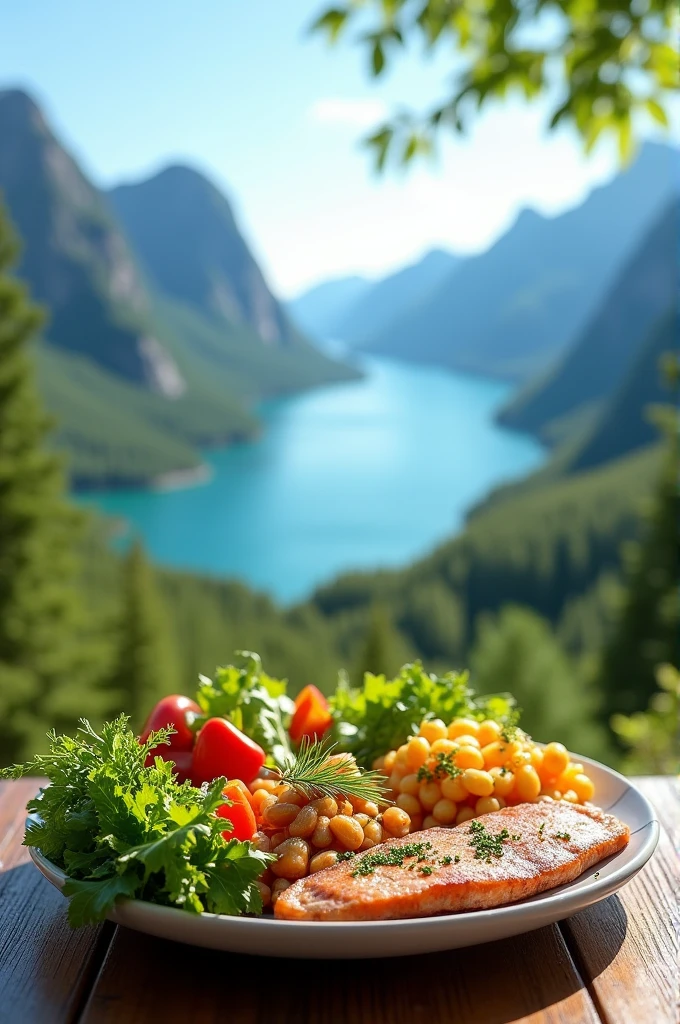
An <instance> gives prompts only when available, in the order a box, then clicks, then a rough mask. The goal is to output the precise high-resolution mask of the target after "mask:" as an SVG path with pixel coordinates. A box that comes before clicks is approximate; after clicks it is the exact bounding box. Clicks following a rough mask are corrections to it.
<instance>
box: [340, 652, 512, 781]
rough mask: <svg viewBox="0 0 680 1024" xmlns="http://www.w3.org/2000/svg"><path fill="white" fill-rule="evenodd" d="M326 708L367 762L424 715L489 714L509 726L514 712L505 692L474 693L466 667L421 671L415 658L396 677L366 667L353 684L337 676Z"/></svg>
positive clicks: (413, 729) (344, 740)
mask: <svg viewBox="0 0 680 1024" xmlns="http://www.w3.org/2000/svg"><path fill="white" fill-rule="evenodd" d="M331 710H332V712H333V717H334V718H335V720H336V724H335V727H334V729H335V736H336V737H337V739H338V741H339V744H340V746H341V748H342V749H343V750H348V751H350V752H351V753H352V754H354V756H355V757H356V759H357V762H358V763H359V764H360V765H366V766H370V765H372V764H373V761H374V760H375V759H376V758H377V757H380V756H381V755H382V754H384V753H385V752H386V751H388V750H395V749H396V748H397V747H399V746H400V745H401V744H402V743H404V742H405V740H407V739H408V738H409V736H412V735H414V734H415V733H417V731H418V728H419V726H420V723H421V722H422V720H423V719H424V718H442V719H443V720H444V721H445V722H450V721H452V719H454V718H475V719H478V720H480V721H481V720H482V719H484V718H493V719H494V720H495V721H497V722H500V723H502V724H503V725H507V726H513V725H515V724H516V721H517V716H518V712H517V711H516V708H515V702H514V699H513V698H512V697H511V696H510V694H491V695H489V696H484V697H477V698H475V697H474V694H473V691H472V690H471V689H470V687H469V686H468V673H467V672H447V673H446V674H445V675H443V676H438V675H435V674H434V673H428V672H426V671H425V669H424V668H423V666H422V665H421V663H420V662H418V661H417V662H414V663H413V664H410V665H404V667H403V668H402V669H401V671H400V672H399V674H398V675H397V676H396V678H395V679H386V678H385V676H384V675H379V676H376V675H372V674H371V673H370V672H367V673H366V676H365V677H364V685H363V686H362V687H358V688H351V687H349V686H347V684H346V682H344V681H343V680H342V679H341V681H340V684H339V685H338V688H337V690H336V692H335V694H334V695H333V697H331Z"/></svg>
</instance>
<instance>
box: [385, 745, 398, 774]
mask: <svg viewBox="0 0 680 1024" xmlns="http://www.w3.org/2000/svg"><path fill="white" fill-rule="evenodd" d="M396 760H397V752H396V750H389V751H388V752H387V753H386V754H385V760H384V762H383V766H382V770H383V771H384V773H385V775H389V774H390V772H391V771H392V769H393V768H394V762H395V761H396Z"/></svg>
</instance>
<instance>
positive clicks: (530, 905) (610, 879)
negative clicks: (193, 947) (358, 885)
mask: <svg viewBox="0 0 680 1024" xmlns="http://www.w3.org/2000/svg"><path fill="white" fill-rule="evenodd" d="M573 757H575V758H578V761H579V762H581V763H583V764H587V765H591V766H592V767H594V768H596V769H598V770H600V771H604V772H605V773H607V774H608V775H610V776H612V777H613V778H614V779H616V780H618V781H620V782H621V783H622V784H623V786H624V789H623V791H622V792H621V794H620V796H619V797H617V799H616V800H615V801H614V803H613V804H610V806H609V807H606V808H602V810H603V811H604V812H605V813H606V814H609V813H612V811H613V810H614V808H615V807H616V805H617V804H618V803H619V802H620V801H621V800H622V799H623V797H624V796H625V794H626V792H627V791H628V790H632V791H633V792H634V793H635V794H636V796H637V798H638V799H639V800H640V801H641V802H642V804H643V806H644V808H645V811H646V813H647V815H648V820H647V821H646V822H645V823H644V824H643V825H640V826H639V827H638V828H637V829H636V830H635V833H633V834H637V833H639V832H642V831H643V830H645V829H648V830H649V835H648V836H647V837H646V838H645V840H644V842H643V843H642V845H641V847H640V849H639V850H638V851H637V853H636V854H635V856H634V857H633V858H632V859H631V860H628V861H626V862H625V863H623V864H621V865H620V866H619V867H618V868H617V869H615V870H614V871H613V872H612V873H611V874H609V875H607V876H606V877H604V878H601V879H599V878H596V877H594V876H592V877H591V879H590V880H589V881H587V880H586V881H585V884H581V885H580V886H578V888H573V886H574V885H575V883H577V882H579V881H581V882H583V881H584V875H585V872H582V873H581V874H580V875H579V876H578V877H577V878H575V879H573V881H572V882H570V883H568V887H567V888H566V889H560V891H558V892H555V891H553V890H550V889H548V890H546V891H545V892H544V893H539V894H538V895H537V896H536V897H532V898H531V899H530V900H529V901H526V900H522V901H519V902H514V903H509V904H507V905H505V906H500V907H489V908H486V909H481V910H466V911H460V912H457V913H452V914H436V915H430V916H428V917H405V918H393V919H388V920H382V921H286V920H279V919H277V918H275V917H269V916H267V917H241V916H238V915H233V916H232V915H228V914H213V913H210V912H208V911H203V912H202V913H200V914H191V915H188V914H187V911H185V910H182V909H181V908H179V907H168V906H164V905H163V904H160V903H150V902H149V901H148V900H139V899H129V898H123V899H120V900H119V901H117V903H116V906H115V907H114V908H113V910H112V911H111V912H110V914H109V915H108V918H109V919H110V920H114V921H117V920H118V912H119V911H121V910H122V911H123V912H124V911H125V908H126V907H130V906H135V907H139V908H140V909H146V908H150V910H151V911H152V912H153V913H154V915H155V916H156V917H157V918H168V920H171V921H172V920H178V918H177V915H181V920H182V921H186V920H187V918H188V917H189V918H190V919H191V920H192V921H199V920H202V919H209V920H211V921H224V922H229V924H230V925H235V926H236V927H237V928H240V929H242V930H243V931H246V930H250V931H251V932H252V931H257V930H258V929H263V928H268V929H271V928H272V927H274V928H276V929H278V930H286V929H291V928H293V929H295V930H296V931H298V932H299V930H300V929H301V928H305V929H307V930H308V929H313V930H314V931H318V930H319V929H321V930H325V931H328V930H333V931H344V930H352V929H356V928H357V927H360V928H361V929H362V930H364V929H367V930H380V929H389V928H393V927H394V926H395V925H399V926H400V927H401V928H405V929H409V930H411V931H418V930H419V929H420V930H427V928H428V926H429V927H431V926H432V924H433V922H439V923H440V924H445V923H446V922H451V921H460V922H465V921H469V920H471V919H474V920H475V921H480V922H483V921H485V920H488V919H489V918H490V917H493V918H494V919H495V920H501V921H502V920H505V919H506V918H508V917H514V916H519V917H521V915H522V913H523V912H524V913H530V912H531V911H533V912H534V913H540V912H542V911H544V910H545V911H549V910H551V909H552V908H559V910H560V912H561V911H562V910H563V911H564V914H563V917H568V916H569V914H570V913H571V912H572V911H573V912H576V911H577V910H579V909H585V907H587V906H590V905H592V904H593V903H596V902H599V900H600V899H606V898H607V896H609V895H611V894H612V893H614V892H615V891H616V890H617V889H619V888H621V886H622V885H624V884H625V883H626V882H627V881H629V880H630V879H631V878H633V877H634V876H635V875H636V874H637V873H638V872H639V871H640V870H641V869H642V868H643V867H644V866H645V864H646V863H647V862H648V861H649V860H650V859H651V857H652V856H653V854H654V851H655V850H656V847H657V844H658V841H659V836H660V831H661V829H660V823H659V819H658V817H657V815H656V811H655V810H654V807H653V806H652V804H651V803H650V801H649V800H648V798H647V797H646V796H645V794H644V793H643V792H642V791H641V790H640V789H638V787H637V786H636V785H635V784H634V783H633V782H632V781H631V780H630V779H628V778H626V776H625V775H622V774H621V773H620V772H618V771H616V770H615V769H614V768H610V767H609V766H608V765H605V764H602V762H600V761H595V760H593V759H592V758H589V757H585V756H583V755H580V754H573ZM31 817H34V815H29V816H28V817H27V821H28V820H30V818H31ZM624 849H625V848H624ZM28 850H29V854H30V856H31V859H32V860H33V863H34V864H35V865H36V867H37V868H38V870H39V871H41V873H42V874H43V875H45V876H46V877H47V879H48V881H50V882H52V884H53V885H56V886H57V887H58V888H60V889H61V888H62V886H63V885H64V883H65V882H66V880H67V879H68V875H67V874H66V872H65V871H64V870H63V868H60V867H58V865H56V864H54V863H53V862H52V861H50V860H48V858H47V857H45V856H44V854H43V853H42V851H41V850H40V849H39V848H37V847H33V846H29V847H28ZM623 852H624V851H623V850H622V851H619V853H617V854H614V857H617V856H619V855H620V853H623ZM593 867H595V865H593ZM589 870H590V869H589ZM50 875H52V877H51V878H50ZM55 879H59V880H60V881H59V882H56V881H55ZM539 908H540V910H539ZM558 919H561V918H558ZM237 922H238V923H237ZM119 923H121V924H122V923H124V922H122V921H119Z"/></svg>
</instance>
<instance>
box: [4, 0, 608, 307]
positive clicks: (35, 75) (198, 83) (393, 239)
mask: <svg viewBox="0 0 680 1024" xmlns="http://www.w3.org/2000/svg"><path fill="white" fill-rule="evenodd" d="M325 6H328V4H324V3H323V0H322V2H321V3H320V2H319V0H198V2H194V3H189V2H188V0H117V2H116V3H93V2H92V0H62V2H60V3H55V2H54V0H31V2H30V3H24V4H20V3H13V4H11V5H6V6H5V10H4V11H3V18H2V21H3V26H2V33H1V35H0V86H3V85H21V86H23V87H25V88H27V89H29V90H30V91H31V92H33V93H34V94H35V96H36V98H37V99H38V100H39V101H40V102H41V103H42V104H43V106H44V107H45V109H46V111H47V114H48V117H49V118H50V120H51V121H52V124H53V125H54V126H55V127H56V129H57V131H58V132H59V134H60V135H61V137H62V138H63V139H64V140H65V141H66V143H67V145H68V146H69V148H70V149H71V150H72V151H73V152H74V153H75V155H76V156H77V157H78V158H79V159H80V160H81V161H82V163H83V164H84V166H85V168H86V170H87V171H88V173H89V174H90V175H91V176H92V177H93V178H94V180H95V181H96V182H97V183H99V184H101V185H109V184H113V183H115V182H118V181H121V180H134V179H135V178H139V177H143V176H146V175H148V174H149V173H151V172H153V171H154V170H156V169H158V168H159V167H161V166H163V165H164V164H166V163H168V162H171V161H184V162H189V163H191V164H192V165H194V166H196V167H198V168H199V169H201V170H203V171H205V172H207V173H208V174H209V175H210V176H211V177H212V178H213V180H215V181H216V182H217V184H218V185H220V186H221V187H223V188H224V189H225V190H226V191H227V193H228V194H229V196H230V198H231V199H232V200H233V201H234V203H235V206H236V208H237V212H238V215H239V219H240V221H241V224H242V226H243V227H244V229H245V231H246V233H247V235H248V237H249V240H250V242H251V244H252V246H253V248H254V250H255V252H256V254H257V256H258V258H259V259H260V261H261V263H262V265H263V268H264V270H265V273H266V274H267V275H268V277H269V279H270V281H271V282H272V284H273V286H274V287H275V289H277V290H278V291H279V293H280V294H282V295H291V294H295V293H296V292H298V291H300V290H301V289H303V288H304V287H305V286H307V285H309V284H312V283H314V282H316V281H318V280H320V279H323V278H327V277H331V276H336V275H341V274H345V273H352V272H363V273H368V274H371V275H376V274H378V273H381V272H384V271H386V270H389V269H392V268H394V267H396V266H399V265H401V264H403V263H405V262H408V261H410V260H413V259H416V258H417V257H418V256H419V255H420V254H422V253H423V252H424V251H426V250H427V249H428V248H431V247H432V246H435V245H437V246H444V247H447V248H451V249H454V250H457V251H460V252H470V251H475V250H479V249H480V248H484V247H486V246H487V245H488V244H489V243H490V242H492V241H493V239H494V238H495V237H497V236H498V234H499V233H500V232H502V231H503V230H504V229H505V228H506V227H508V226H509V224H510V223H511V222H512V220H513V219H514V217H515V216H516V214H517V211H518V210H519V209H520V208H521V207H522V206H526V205H533V206H535V207H536V208H537V209H540V210H541V211H543V212H546V213H551V212H559V211H560V210H563V209H565V208H567V207H569V206H572V205H574V204H575V203H577V202H578V201H579V200H580V199H581V198H582V197H583V196H584V195H585V194H586V193H587V191H588V190H589V189H590V188H591V187H592V186H593V185H594V184H597V183H599V182H602V181H604V180H606V179H607V178H609V177H610V176H611V175H612V174H613V173H614V171H615V167H616V160H615V154H614V152H613V149H612V148H611V147H609V146H603V147H600V148H599V149H598V150H597V151H596V152H595V154H594V156H591V157H590V158H589V159H587V158H585V157H584V156H583V155H582V153H581V151H580V148H579V144H578V143H577V142H576V140H575V139H574V138H573V137H572V136H571V135H570V134H569V133H568V132H566V131H564V132H561V133H560V134H558V135H550V136H547V135H546V133H545V131H544V128H543V125H544V123H545V111H544V110H542V109H541V108H540V107H536V106H533V107H525V106H524V105H522V104H519V103H513V104H510V105H506V106H504V107H498V108H496V109H494V110H492V111H490V112H489V113H488V114H485V115H484V116H483V117H482V119H481V120H480V121H479V122H478V123H477V125H476V126H475V128H474V129H473V131H472V132H471V133H470V134H469V135H468V136H466V137H465V138H464V139H458V140H455V141H447V142H446V143H445V145H444V146H443V147H442V154H441V157H440V159H439V160H438V162H437V164H436V165H435V166H431V165H422V166H420V167H419V168H418V169H416V170H414V171H410V172H407V173H405V174H401V173H399V174H390V175H388V176H387V177H382V178H378V177H376V175H375V174H374V172H373V171H372V169H371V165H370V162H369V159H368V157H367V155H366V154H365V153H364V152H363V151H362V150H361V149H360V147H359V145H358V141H359V139H360V138H361V136H362V134H365V133H366V131H367V130H368V129H369V128H370V127H371V126H372V125H373V124H374V123H375V122H376V121H379V120H380V119H381V116H382V115H383V114H384V113H385V112H386V111H388V110H389V109H390V107H394V106H395V104H398V103H400V102H401V103H403V102H408V103H409V104H412V105H415V106H421V105H422V106H426V105H428V104H429V103H430V102H432V100H433V99H434V98H436V97H437V96H438V95H439V94H440V93H441V90H442V89H443V88H444V86H445V83H446V69H447V62H446V61H445V60H444V59H443V56H442V58H441V59H437V60H435V61H429V62H427V63H425V64H423V63H422V62H420V61H417V60H413V61H412V62H411V63H409V64H408V65H407V66H405V67H403V68H402V69H400V70H399V71H397V72H395V73H392V74H390V76H389V77H388V78H387V79H386V80H385V82H381V83H380V85H376V83H375V82H374V81H373V80H371V79H370V77H369V75H368V74H367V73H366V69H365V67H364V64H363V59H362V57H363V55H362V54H361V53H360V52H359V51H358V50H357V49H356V48H353V47H351V46H348V45H347V44H345V45H342V46H339V47H336V48H334V49H329V48H328V47H327V46H326V45H325V44H324V42H323V41H322V39H321V38H319V37H312V38H310V37H309V36H308V35H307V33H306V31H305V29H306V26H307V25H308V24H309V23H310V22H311V20H312V19H313V17H314V15H315V13H318V12H319V11H320V10H321V9H323V8H324V7H325Z"/></svg>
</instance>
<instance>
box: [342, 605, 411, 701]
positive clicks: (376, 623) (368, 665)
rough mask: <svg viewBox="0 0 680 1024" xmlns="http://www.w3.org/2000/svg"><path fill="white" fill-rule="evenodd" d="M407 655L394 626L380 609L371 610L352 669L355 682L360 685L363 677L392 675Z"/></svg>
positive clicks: (377, 606)
mask: <svg viewBox="0 0 680 1024" xmlns="http://www.w3.org/2000/svg"><path fill="white" fill-rule="evenodd" d="M409 658H410V651H409V649H408V647H407V644H406V641H405V640H404V638H403V636H402V635H401V633H400V632H399V631H398V630H397V629H396V627H395V626H394V624H393V622H392V619H391V618H390V616H389V614H388V612H387V610H386V609H385V608H384V606H383V605H380V604H376V605H374V606H373V607H372V608H371V611H370V614H369V618H368V626H367V629H366V635H365V638H364V642H363V645H362V647H361V653H360V655H359V659H358V663H357V667H356V672H355V676H356V680H357V682H358V683H362V682H363V679H364V673H366V672H372V673H373V674H374V675H379V674H381V673H384V674H385V675H387V676H392V675H394V674H395V673H396V672H397V671H398V669H399V667H400V666H401V665H403V664H404V662H406V661H408V660H409Z"/></svg>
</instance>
